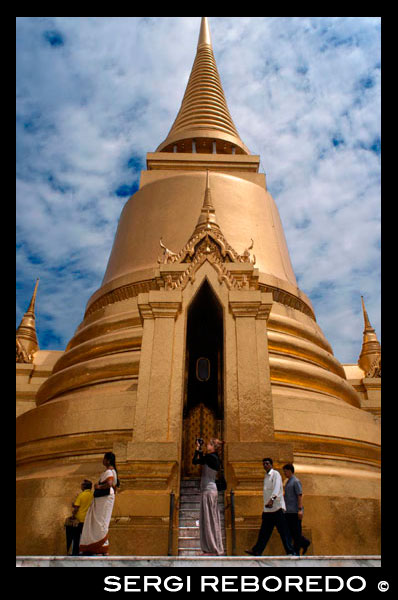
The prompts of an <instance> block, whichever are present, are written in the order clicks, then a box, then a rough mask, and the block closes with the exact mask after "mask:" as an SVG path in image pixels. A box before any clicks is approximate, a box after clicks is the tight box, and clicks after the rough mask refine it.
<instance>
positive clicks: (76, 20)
mask: <svg viewBox="0 0 398 600" xmlns="http://www.w3.org/2000/svg"><path fill="white" fill-rule="evenodd" d="M199 25H200V18H199V17H17V241H18V247H17V322H18V323H19V321H20V319H21V316H22V314H23V313H24V311H25V310H26V308H27V306H28V303H29V300H30V296H31V293H32V291H33V286H34V281H35V278H36V277H37V276H40V278H41V283H40V286H39V292H38V302H37V323H38V331H39V341H40V343H41V345H42V347H45V346H46V345H47V346H48V347H50V348H54V349H64V348H65V346H66V344H67V342H68V341H69V339H70V338H71V337H72V335H73V333H74V330H75V328H76V327H77V325H78V324H79V323H80V321H81V320H82V317H83V313H84V309H85V305H86V302H87V300H88V298H89V297H90V295H91V294H92V293H93V292H94V291H96V289H98V287H99V286H100V284H101V280H102V277H103V274H104V271H105V267H106V263H107V259H108V256H109V253H110V250H111V246H112V241H113V236H114V233H115V230H116V226H117V221H118V218H119V215H120V212H121V209H122V206H123V204H124V203H125V201H126V198H123V197H120V196H118V195H116V191H117V190H118V189H119V190H121V189H122V187H121V186H127V188H128V187H131V186H133V185H134V184H135V183H136V182H137V181H138V176H139V170H140V168H144V164H145V154H146V152H148V151H154V150H155V149H156V147H157V146H158V145H159V144H160V143H161V142H162V141H163V140H164V139H165V137H166V136H167V133H168V131H169V129H170V127H171V125H172V123H173V121H174V119H175V117H176V114H177V112H178V109H179V107H180V103H181V100H182V97H183V94H184V91H185V86H186V83H187V80H188V77H189V74H190V70H191V67H192V63H193V60H194V57H195V52H196V41H197V36H198V32H199ZM210 27H211V33H212V39H213V46H214V52H215V56H216V61H217V65H218V69H219V72H220V75H221V79H222V82H223V86H224V91H225V94H226V97H227V101H228V105H229V108H230V111H231V114H232V116H233V119H234V122H235V125H236V126H237V128H238V131H239V133H240V135H241V138H242V140H243V141H244V142H245V144H246V145H247V146H248V147H249V148H250V149H251V151H252V152H254V153H258V154H260V155H261V163H262V165H263V167H264V169H265V171H266V173H267V181H268V186H269V189H270V191H271V193H272V194H273V196H274V198H275V201H276V203H277V206H278V208H279V211H280V214H281V218H282V223H283V226H284V229H285V234H286V237H287V241H288V246H289V250H290V254H291V258H292V262H293V266H294V269H295V272H296V275H297V277H298V280H299V285H300V287H301V289H302V290H303V291H304V292H305V293H306V294H307V295H308V296H309V297H310V298H311V299H312V300H313V304H314V306H315V312H316V315H317V320H318V322H319V324H320V326H321V327H322V329H323V331H324V333H325V335H326V337H327V338H328V339H329V341H330V343H331V345H332V347H333V349H334V352H335V354H336V355H337V357H338V358H339V359H340V360H341V361H343V362H356V360H357V358H358V354H359V351H360V347H361V339H362V330H363V323H362V314H361V305H360V294H363V295H364V296H365V301H366V306H367V309H368V313H369V316H370V320H371V322H372V324H373V326H375V328H376V331H377V333H378V335H379V339H380V264H379V263H380V249H379V245H380V241H379V239H380V231H379V229H380V182H379V179H380V152H379V145H380V18H379V17H210ZM46 32H47V33H46ZM49 40H51V41H52V43H53V44H54V45H51V43H50V42H49ZM130 159H133V161H132V162H130V166H129V161H130ZM41 331H42V332H43V333H42V334H41V333H40V332H41ZM56 339H58V341H56Z"/></svg>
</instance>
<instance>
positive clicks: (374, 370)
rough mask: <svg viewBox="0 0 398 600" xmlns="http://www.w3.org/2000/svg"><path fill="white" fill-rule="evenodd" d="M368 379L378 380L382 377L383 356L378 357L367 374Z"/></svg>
mask: <svg viewBox="0 0 398 600" xmlns="http://www.w3.org/2000/svg"><path fill="white" fill-rule="evenodd" d="M366 377H369V378H376V377H381V356H377V357H376V358H375V360H374V361H373V363H372V366H371V367H370V369H369V371H368V372H367V373H366Z"/></svg>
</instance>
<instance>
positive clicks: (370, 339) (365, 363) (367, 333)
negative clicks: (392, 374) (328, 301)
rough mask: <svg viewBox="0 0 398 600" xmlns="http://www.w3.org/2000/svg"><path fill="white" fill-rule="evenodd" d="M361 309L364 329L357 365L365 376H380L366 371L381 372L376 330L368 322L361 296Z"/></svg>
mask: <svg viewBox="0 0 398 600" xmlns="http://www.w3.org/2000/svg"><path fill="white" fill-rule="evenodd" d="M361 300H362V311H363V319H364V331H363V342H362V349H361V354H360V356H359V360H358V365H359V366H360V368H361V369H362V370H363V371H364V372H365V373H366V377H380V375H372V374H371V375H368V373H379V372H380V373H381V347H380V342H379V340H378V339H377V335H376V332H375V330H374V328H373V327H372V325H371V324H370V321H369V317H368V313H367V312H366V308H365V302H364V299H363V296H361Z"/></svg>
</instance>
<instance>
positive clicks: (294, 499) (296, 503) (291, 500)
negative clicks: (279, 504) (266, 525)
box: [283, 463, 311, 555]
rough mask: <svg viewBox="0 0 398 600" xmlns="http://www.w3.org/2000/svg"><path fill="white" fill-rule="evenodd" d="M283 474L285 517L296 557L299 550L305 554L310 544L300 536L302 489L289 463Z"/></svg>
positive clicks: (302, 511) (302, 512)
mask: <svg viewBox="0 0 398 600" xmlns="http://www.w3.org/2000/svg"><path fill="white" fill-rule="evenodd" d="M283 473H284V475H285V477H286V478H287V482H286V485H285V494H284V497H285V504H286V512H285V517H286V521H287V524H288V527H289V530H290V535H291V536H292V540H293V547H294V550H295V552H296V553H297V554H298V555H300V550H301V548H302V549H303V554H305V553H306V552H307V550H308V546H309V545H310V543H311V542H310V540H308V539H307V538H305V537H304V536H303V534H302V520H303V514H304V506H303V488H302V486H301V482H300V480H299V479H297V477H296V476H295V475H294V466H293V465H292V464H291V463H288V464H286V465H285V466H284V467H283Z"/></svg>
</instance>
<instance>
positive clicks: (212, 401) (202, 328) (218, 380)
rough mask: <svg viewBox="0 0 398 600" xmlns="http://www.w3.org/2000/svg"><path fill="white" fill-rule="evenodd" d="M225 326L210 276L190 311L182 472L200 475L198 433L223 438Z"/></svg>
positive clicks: (206, 436) (185, 475)
mask: <svg viewBox="0 0 398 600" xmlns="http://www.w3.org/2000/svg"><path fill="white" fill-rule="evenodd" d="M223 340H224V328H223V311H222V307H221V305H220V303H219V301H218V299H217V298H216V296H215V294H214V292H213V291H212V289H211V287H210V285H209V283H208V282H207V280H206V281H205V282H204V283H203V285H202V286H201V288H200V290H199V291H198V293H197V295H196V297H195V299H194V300H193V302H192V304H191V307H190V309H189V312H188V322H187V348H186V367H185V368H186V371H185V401H184V431H183V434H184V435H183V476H184V477H197V476H199V472H200V471H199V467H197V466H196V467H195V466H193V465H192V464H191V463H192V456H193V453H194V449H195V440H196V437H198V436H199V437H202V438H203V439H205V440H206V439H207V440H208V439H209V438H210V437H219V438H222V435H223V419H224V406H223V405H224V403H223V371H224V369H223V355H224V344H223Z"/></svg>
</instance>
